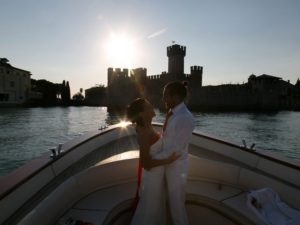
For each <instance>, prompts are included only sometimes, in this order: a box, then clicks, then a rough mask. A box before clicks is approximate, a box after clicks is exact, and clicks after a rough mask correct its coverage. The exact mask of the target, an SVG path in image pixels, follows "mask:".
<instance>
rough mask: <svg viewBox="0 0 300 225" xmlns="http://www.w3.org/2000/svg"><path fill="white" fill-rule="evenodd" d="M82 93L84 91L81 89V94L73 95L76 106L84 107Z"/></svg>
mask: <svg viewBox="0 0 300 225" xmlns="http://www.w3.org/2000/svg"><path fill="white" fill-rule="evenodd" d="M82 91H83V89H82V88H80V89H79V92H77V93H76V94H74V95H73V97H72V100H73V102H74V104H75V105H83V101H84V96H83V94H82Z"/></svg>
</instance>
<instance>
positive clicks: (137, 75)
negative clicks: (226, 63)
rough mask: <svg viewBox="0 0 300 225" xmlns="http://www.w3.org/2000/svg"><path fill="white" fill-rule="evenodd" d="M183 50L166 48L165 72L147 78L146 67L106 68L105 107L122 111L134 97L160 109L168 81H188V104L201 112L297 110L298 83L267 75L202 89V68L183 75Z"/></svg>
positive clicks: (182, 47)
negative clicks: (143, 98) (166, 70)
mask: <svg viewBox="0 0 300 225" xmlns="http://www.w3.org/2000/svg"><path fill="white" fill-rule="evenodd" d="M185 55H186V47H184V46H180V45H177V44H174V45H172V46H169V47H167V56H168V72H162V73H161V74H158V75H150V76H147V69H146V68H137V69H133V70H131V71H130V74H129V71H128V69H123V70H121V69H120V68H116V69H113V68H108V73H107V76H108V77H107V78H108V79H107V80H108V83H107V106H108V107H111V108H125V106H126V105H127V104H128V103H129V102H131V101H132V100H133V99H135V98H137V97H146V98H147V99H149V100H150V102H151V103H152V104H154V105H155V106H158V107H163V102H162V92H163V87H164V86H165V85H166V84H167V83H168V82H171V81H186V82H188V98H187V101H186V103H187V105H188V106H189V107H190V108H192V109H197V110H202V111H206V110H208V111H210V110H213V111H252V110H253V111H255V110H259V111H265V110H282V109H285V110H293V109H299V108H300V107H299V106H300V81H299V80H298V82H297V84H296V85H293V84H291V83H290V82H289V81H284V80H282V78H280V77H275V76H271V75H267V74H262V75H260V76H256V75H254V74H252V75H250V76H249V78H248V82H247V83H244V84H223V85H217V86H202V77H203V67H202V66H191V67H190V74H184V57H185Z"/></svg>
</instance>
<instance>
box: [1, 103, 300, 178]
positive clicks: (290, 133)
mask: <svg viewBox="0 0 300 225" xmlns="http://www.w3.org/2000/svg"><path fill="white" fill-rule="evenodd" d="M156 112H157V116H156V118H155V119H154V121H155V122H163V120H164V115H163V113H161V112H159V111H156ZM194 116H195V118H196V129H197V130H199V131H201V132H203V133H206V134H208V135H213V136H216V137H219V138H221V139H224V140H228V141H230V142H233V143H236V144H239V145H241V144H242V140H243V139H245V140H246V142H247V144H248V145H251V144H252V143H256V146H255V147H256V148H257V149H262V150H266V151H274V152H277V153H279V154H281V155H284V156H286V157H288V158H293V159H296V160H300V141H299V138H300V112H290V111H282V112H278V113H271V114H263V113H260V114H257V113H198V112H194ZM118 121H119V117H118V115H117V114H114V113H108V112H107V109H106V108H105V107H65V108H63V107H54V108H8V109H3V108H0V128H1V129H0V176H1V175H5V174H7V173H9V172H10V171H12V170H13V169H15V168H16V167H18V166H20V165H22V164H24V163H25V162H26V161H28V160H30V159H33V158H35V157H38V156H40V155H41V154H42V153H44V152H47V151H48V150H49V149H50V148H52V147H56V146H57V145H58V144H59V143H65V142H67V141H68V140H71V139H73V138H75V137H78V136H80V135H82V134H83V133H85V132H87V131H90V130H95V129H97V128H99V127H100V126H103V125H111V124H114V123H117V122H118Z"/></svg>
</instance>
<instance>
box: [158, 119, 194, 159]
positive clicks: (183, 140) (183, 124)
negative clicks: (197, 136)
mask: <svg viewBox="0 0 300 225" xmlns="http://www.w3.org/2000/svg"><path fill="white" fill-rule="evenodd" d="M174 123H175V124H174V129H173V130H168V131H169V132H172V133H171V134H168V135H165V136H163V149H162V151H161V152H160V153H158V154H157V155H156V156H155V158H158V159H163V158H166V157H168V156H169V155H171V154H172V153H173V152H177V153H179V154H180V153H184V152H183V150H184V149H185V146H186V145H187V144H188V143H189V141H190V139H191V136H192V133H193V130H194V128H195V122H194V120H193V118H190V117H188V116H179V117H178V118H176V121H174Z"/></svg>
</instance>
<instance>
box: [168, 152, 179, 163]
mask: <svg viewBox="0 0 300 225" xmlns="http://www.w3.org/2000/svg"><path fill="white" fill-rule="evenodd" d="M180 156H181V154H180V153H178V152H173V153H172V155H170V156H169V163H172V162H174V161H176V160H177V159H178V158H180Z"/></svg>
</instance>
